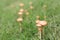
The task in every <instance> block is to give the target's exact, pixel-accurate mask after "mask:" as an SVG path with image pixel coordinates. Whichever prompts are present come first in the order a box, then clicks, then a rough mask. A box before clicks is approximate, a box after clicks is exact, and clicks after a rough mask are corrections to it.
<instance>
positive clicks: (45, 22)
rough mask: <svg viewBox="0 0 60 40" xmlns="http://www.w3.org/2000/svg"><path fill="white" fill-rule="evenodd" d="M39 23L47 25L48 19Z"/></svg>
mask: <svg viewBox="0 0 60 40" xmlns="http://www.w3.org/2000/svg"><path fill="white" fill-rule="evenodd" d="M39 24H41V25H42V26H45V25H47V21H40V22H39Z"/></svg>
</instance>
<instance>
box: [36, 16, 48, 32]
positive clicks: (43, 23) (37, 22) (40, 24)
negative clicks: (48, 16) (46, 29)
mask: <svg viewBox="0 0 60 40" xmlns="http://www.w3.org/2000/svg"><path fill="white" fill-rule="evenodd" d="M46 25H47V21H45V20H42V21H41V20H39V16H37V20H36V26H37V27H38V30H39V31H42V27H43V26H46Z"/></svg>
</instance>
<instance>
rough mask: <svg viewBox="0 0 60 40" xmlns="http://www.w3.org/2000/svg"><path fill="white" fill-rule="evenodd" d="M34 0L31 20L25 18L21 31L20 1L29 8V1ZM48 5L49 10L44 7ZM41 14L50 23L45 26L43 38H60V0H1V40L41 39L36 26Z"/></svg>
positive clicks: (45, 39) (52, 39)
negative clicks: (18, 20)
mask: <svg viewBox="0 0 60 40" xmlns="http://www.w3.org/2000/svg"><path fill="white" fill-rule="evenodd" d="M30 1H32V2H33V6H34V10H30V9H29V10H28V11H29V12H30V15H29V18H28V19H29V21H28V20H26V19H25V17H26V16H24V21H23V23H22V28H23V30H22V32H20V26H19V23H18V22H16V19H17V18H18V14H17V13H18V11H19V9H20V7H19V3H20V2H23V3H24V4H25V6H24V9H28V8H29V4H28V3H29V2H30ZM43 5H47V10H46V11H44V10H43V9H42V7H43ZM37 15H39V16H40V17H41V20H44V15H46V16H47V18H46V20H47V21H48V25H47V26H46V27H44V36H43V37H44V39H43V40H60V0H0V40H39V38H38V35H36V34H37V33H38V30H37V27H36V26H35V20H36V16H37Z"/></svg>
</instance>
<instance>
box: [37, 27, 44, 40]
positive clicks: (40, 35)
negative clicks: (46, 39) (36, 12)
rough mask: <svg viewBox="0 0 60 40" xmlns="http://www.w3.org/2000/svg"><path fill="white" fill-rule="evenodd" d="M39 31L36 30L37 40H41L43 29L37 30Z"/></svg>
mask: <svg viewBox="0 0 60 40" xmlns="http://www.w3.org/2000/svg"><path fill="white" fill-rule="evenodd" d="M39 29H40V30H38V35H39V39H40V40H43V28H42V27H41V28H39Z"/></svg>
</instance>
